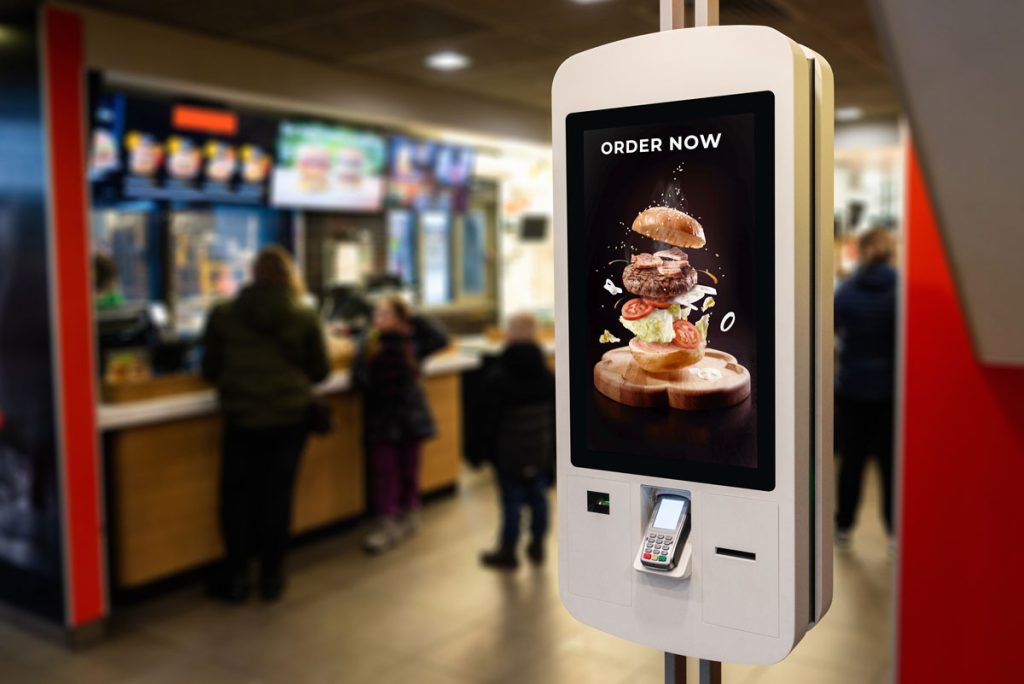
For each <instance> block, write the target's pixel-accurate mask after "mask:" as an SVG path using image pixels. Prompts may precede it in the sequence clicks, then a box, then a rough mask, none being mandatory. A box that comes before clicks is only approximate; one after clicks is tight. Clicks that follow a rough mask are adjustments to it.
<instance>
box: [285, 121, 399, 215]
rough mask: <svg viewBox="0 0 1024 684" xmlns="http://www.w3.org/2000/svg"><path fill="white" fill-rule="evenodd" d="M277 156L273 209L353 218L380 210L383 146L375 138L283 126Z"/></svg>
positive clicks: (320, 126)
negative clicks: (327, 212) (344, 214)
mask: <svg viewBox="0 0 1024 684" xmlns="http://www.w3.org/2000/svg"><path fill="white" fill-rule="evenodd" d="M277 154H278V165H277V167H276V169H275V170H274V181H273V190H272V199H271V202H272V204H273V205H274V206H278V207H294V208H306V209H336V210H342V211H345V210H347V211H356V212H372V211H378V210H380V209H381V207H382V206H383V203H384V165H385V162H386V160H387V145H386V142H385V139H384V138H383V137H382V136H380V135H378V134H377V133H374V132H372V131H366V130H361V129H356V128H349V127H346V126H338V125H334V124H325V123H310V122H295V121H283V122H281V126H280V130H279V134H278V145H277Z"/></svg>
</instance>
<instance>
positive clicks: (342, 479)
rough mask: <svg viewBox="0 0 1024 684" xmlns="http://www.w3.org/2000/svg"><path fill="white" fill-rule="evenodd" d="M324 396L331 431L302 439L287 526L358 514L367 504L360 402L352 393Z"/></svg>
mask: <svg viewBox="0 0 1024 684" xmlns="http://www.w3.org/2000/svg"><path fill="white" fill-rule="evenodd" d="M328 401H330V403H331V409H332V411H333V412H334V419H335V428H334V431H333V432H332V433H331V434H329V435H325V436H323V437H318V436H316V435H313V436H311V437H310V438H309V442H307V444H306V453H305V454H303V456H302V463H301V465H300V466H299V473H298V477H297V481H296V485H295V504H294V507H293V513H292V531H293V532H305V531H308V530H311V529H314V528H317V527H320V526H322V525H327V524H329V523H332V522H337V521H338V520H343V519H345V518H350V517H352V516H355V515H359V514H360V513H362V512H363V510H364V509H365V507H366V501H365V499H366V496H365V481H366V475H365V467H364V461H363V433H362V424H363V418H362V403H361V402H360V401H359V398H358V397H357V396H356V395H355V394H352V393H345V394H336V395H333V396H331V397H330V398H329V399H328Z"/></svg>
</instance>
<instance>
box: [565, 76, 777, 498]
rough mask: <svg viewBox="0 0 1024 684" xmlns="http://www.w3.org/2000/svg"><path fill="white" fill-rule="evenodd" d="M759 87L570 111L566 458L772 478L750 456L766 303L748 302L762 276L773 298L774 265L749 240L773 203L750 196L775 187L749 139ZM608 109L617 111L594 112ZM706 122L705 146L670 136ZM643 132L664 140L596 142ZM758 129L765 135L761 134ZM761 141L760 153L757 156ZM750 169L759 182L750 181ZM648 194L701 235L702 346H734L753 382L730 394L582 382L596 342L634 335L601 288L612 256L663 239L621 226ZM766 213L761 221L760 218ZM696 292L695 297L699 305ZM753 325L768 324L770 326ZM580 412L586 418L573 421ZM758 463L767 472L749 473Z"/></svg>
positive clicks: (754, 130) (694, 262)
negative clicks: (606, 389)
mask: <svg viewBox="0 0 1024 684" xmlns="http://www.w3.org/2000/svg"><path fill="white" fill-rule="evenodd" d="M765 96H767V98H768V100H767V114H766V113H765V111H764V109H765V108H764V106H763V105H764V97H765ZM744 98H746V101H743V100H744ZM751 98H753V99H757V98H761V99H762V102H761V103H760V104H761V105H762V106H760V107H756V106H751V105H753V104H756V103H754V102H751V101H750V99H751ZM770 98H771V94H770V93H757V94H751V95H741V96H730V97H725V98H710V99H706V100H698V101H690V102H681V103H669V104H665V105H650V106H647V107H632V108H628V109H621V110H605V111H603V112H588V113H584V114H580V115H571V116H570V121H569V139H570V143H569V148H570V149H569V151H570V159H569V170H570V174H569V176H570V177H569V183H570V193H569V197H570V239H569V259H570V270H571V271H572V270H573V269H575V271H576V273H575V274H572V273H571V274H570V276H571V281H570V286H569V289H570V318H571V324H570V325H571V330H572V336H571V343H570V344H571V348H572V357H571V359H570V373H571V375H572V386H571V387H572V391H573V403H572V406H573V426H574V433H577V434H575V435H574V448H573V463H574V464H575V465H577V466H582V467H600V468H603V469H610V470H619V471H624V472H637V473H640V474H649V475H660V476H668V477H677V478H680V479H693V480H703V481H710V482H715V483H719V484H744V485H746V486H758V488H766V487H764V486H763V485H764V482H765V478H769V479H772V480H773V476H774V473H773V469H774V463H773V461H774V459H773V458H772V459H770V460H771V461H772V462H771V463H767V462H766V463H763V464H762V463H759V435H758V422H759V417H758V411H759V397H758V390H759V382H760V381H761V377H760V375H761V374H760V373H759V363H758V357H759V353H763V349H764V344H759V341H758V336H757V332H756V331H757V330H758V329H759V325H763V324H765V323H766V322H769V321H768V320H767V318H766V317H765V316H764V315H762V318H761V320H759V319H758V315H759V314H763V312H762V311H761V309H762V308H767V309H768V310H769V312H770V304H769V306H768V307H762V306H759V298H758V296H757V293H758V290H759V289H761V288H760V287H759V286H760V285H761V284H766V285H767V289H768V292H767V297H765V296H764V295H765V293H763V292H762V297H761V300H762V301H763V300H765V299H767V301H768V302H769V303H770V301H771V292H770V288H771V271H772V268H771V266H770V265H769V266H768V267H767V268H765V269H762V271H761V272H758V270H757V268H758V266H759V260H758V251H757V250H758V247H759V246H763V245H762V244H761V243H759V242H758V239H757V238H758V234H759V231H761V232H762V233H763V234H764V235H765V236H767V237H768V239H769V241H770V240H771V237H772V232H773V231H772V222H773V219H774V215H773V212H774V209H773V207H772V206H770V205H771V204H772V203H771V202H770V201H769V202H767V203H766V202H763V201H761V202H759V199H760V200H763V199H764V196H765V195H764V193H765V190H766V189H767V194H768V196H770V195H771V193H772V192H773V189H774V188H773V186H774V181H773V168H772V164H773V162H772V159H771V149H772V148H771V147H770V146H768V147H767V148H765V146H764V144H763V143H764V142H765V141H759V140H758V133H759V130H760V131H761V132H762V133H764V131H765V129H764V123H765V122H763V121H762V122H759V116H761V117H764V116H767V120H768V121H767V123H768V127H767V128H768V130H769V131H770V129H771V118H772V117H771V114H772V109H771V104H772V103H771V99H770ZM721 105H725V106H721ZM662 114H663V115H662ZM588 119H589V121H588ZM611 122H614V123H616V124H618V125H612V126H609V125H606V124H608V123H611ZM759 123H760V125H761V128H759ZM588 124H589V125H588ZM710 134H721V138H720V141H719V143H718V146H717V147H716V148H713V149H704V148H703V147H702V146H700V147H698V148H697V149H694V150H686V149H682V150H670V149H669V139H670V138H671V137H673V136H682V137H685V136H687V135H697V136H698V137H700V136H701V135H704V136H708V135H710ZM641 138H660V139H662V150H661V151H660V152H646V153H641V152H635V153H632V154H607V155H605V154H602V153H601V149H600V147H601V143H602V142H605V141H615V140H629V139H641ZM768 138H769V140H768V141H767V142H769V143H770V142H771V140H770V138H771V135H770V134H769V135H768ZM759 142H760V143H761V146H760V147H759ZM765 149H767V151H768V159H767V164H768V165H767V167H766V166H765V164H764V159H762V158H759V155H760V157H763V156H764V152H765ZM766 169H767V173H766ZM758 183H762V184H766V187H760V188H759V186H758ZM759 193H760V194H759ZM759 204H768V205H769V206H763V207H762V206H759ZM651 206H669V207H672V208H675V209H680V210H682V211H685V212H687V213H688V214H690V215H692V216H693V217H695V218H696V219H697V220H698V221H700V223H701V225H702V226H703V228H704V232H705V236H706V239H707V244H706V245H705V247H704V248H701V249H688V250H685V251H686V252H687V254H688V255H689V259H690V264H691V266H693V267H694V268H696V269H698V270H706V271H709V272H710V273H711V274H714V275H715V276H716V277H717V278H718V282H717V283H714V282H713V280H712V279H711V278H710V277H709V276H708V275H707V274H704V273H701V274H699V277H698V281H697V282H698V283H699V284H702V285H708V286H711V287H714V288H715V289H716V290H717V294H716V295H713V297H714V300H715V306H714V307H713V308H711V309H709V311H708V312H709V313H710V314H711V319H710V325H709V328H708V348H713V349H718V350H721V351H724V352H727V353H729V354H732V355H733V356H735V357H736V358H737V360H738V362H739V363H740V364H741V365H743V366H745V367H746V368H747V369H748V370H749V371H750V374H751V395H750V397H748V398H747V399H745V400H744V401H742V402H741V403H739V404H737V405H735V406H732V407H728V408H724V409H714V410H707V411H683V410H678V409H671V408H637V407H631V406H626V405H625V404H620V403H618V402H616V401H613V400H611V399H608V398H607V397H605V396H604V395H602V394H601V393H600V392H598V391H597V390H596V389H595V388H594V384H593V368H594V365H595V364H597V362H598V361H599V360H600V359H601V356H602V355H603V354H604V353H605V352H607V351H609V350H611V349H614V348H616V347H620V346H624V345H627V344H628V343H629V340H630V339H632V337H633V334H632V333H630V332H629V331H628V330H626V329H625V328H624V327H623V326H622V325H621V323H620V322H619V315H620V308H621V304H622V303H623V302H625V301H627V300H628V299H630V298H631V297H632V296H633V295H630V294H629V293H628V292H625V291H624V292H623V293H622V294H620V295H613V294H611V293H609V292H608V291H606V290H605V289H604V284H605V280H606V279H607V278H610V279H611V280H612V282H613V283H614V284H615V285H616V286H618V287H620V288H621V287H622V271H623V268H624V267H625V265H626V264H625V263H624V262H623V261H621V260H623V259H625V260H627V261H628V259H629V256H630V255H632V254H637V253H639V252H651V253H653V252H655V251H658V250H659V249H665V248H667V247H669V245H666V244H664V243H658V242H655V241H654V240H651V239H650V238H647V237H645V236H643V235H640V234H638V233H634V232H633V231H632V230H630V225H631V224H632V222H633V219H634V218H635V217H636V215H637V214H638V213H639V212H640V211H642V210H643V209H646V208H648V207H651ZM766 217H767V220H768V223H767V226H765V225H763V224H764V221H765V218H766ZM770 256H771V255H770V254H769V255H768V257H769V261H770ZM580 265H582V267H581V266H580ZM759 278H760V280H761V282H760V283H759ZM623 289H624V288H623ZM700 305H701V303H697V304H696V306H697V307H698V309H699V307H700ZM729 312H732V313H733V314H734V315H735V319H734V322H733V325H732V327H731V328H729V330H728V331H727V332H722V331H721V329H720V325H721V323H722V321H723V319H724V317H725V316H726V314H727V313H729ZM701 315H703V312H701V311H699V310H698V311H691V312H690V315H689V321H690V322H691V323H696V322H697V320H698V319H699V318H700V317H701ZM606 329H607V330H608V331H610V332H611V333H612V334H613V335H615V336H616V337H618V338H620V339H621V342H618V343H614V344H601V343H600V342H599V337H600V336H601V333H602V332H603V331H604V330H606ZM764 329H765V330H766V331H767V332H766V336H767V337H768V338H771V336H772V334H773V333H772V327H771V326H769V327H766V328H764ZM769 343H770V342H769ZM767 358H770V355H769V356H768V357H767ZM768 403H769V404H770V403H771V402H768ZM581 404H582V406H581ZM581 408H582V411H581V410H580V409H581ZM768 422H769V423H770V422H771V417H770V416H769V419H768ZM580 425H583V426H585V427H583V428H582V430H580V429H579V428H580ZM579 441H582V442H583V444H578V442H579ZM762 443H763V442H762ZM768 444H770V442H768ZM578 446H585V449H579V448H577V447H578ZM768 451H771V449H770V448H769V449H768ZM759 465H764V466H765V468H763V469H762V470H764V471H768V470H771V471H772V472H761V473H758V470H759V468H758V466H759ZM737 471H745V472H743V473H737ZM732 475H736V476H735V477H733V476H732ZM767 488H770V487H767Z"/></svg>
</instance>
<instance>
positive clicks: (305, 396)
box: [203, 246, 330, 602]
mask: <svg viewBox="0 0 1024 684" xmlns="http://www.w3.org/2000/svg"><path fill="white" fill-rule="evenodd" d="M252 276H253V277H252V284H250V285H248V286H246V287H245V288H243V289H242V290H241V292H239V293H238V295H237V296H236V297H235V298H234V299H233V300H231V301H230V302H225V303H222V304H220V305H218V306H216V307H215V308H214V309H213V310H212V311H211V313H210V316H209V319H208V321H207V324H206V331H205V334H204V339H203V343H204V347H205V352H204V356H203V377H204V378H206V379H207V380H209V381H210V382H213V383H215V384H216V385H217V393H218V396H219V399H220V408H221V412H222V414H223V416H224V434H223V461H222V466H221V481H220V516H221V531H222V534H223V535H224V546H225V549H226V560H225V562H224V567H223V575H222V576H221V577H219V578H218V580H217V581H216V582H215V583H214V584H213V585H212V586H211V589H212V590H213V592H214V594H215V595H217V596H218V597H220V598H223V599H225V600H228V601H231V602H242V601H244V600H245V599H246V598H248V595H249V591H250V583H249V570H250V568H249V565H250V560H251V558H252V556H253V555H257V556H258V557H259V560H260V582H259V588H260V593H261V595H262V596H263V598H264V599H266V600H268V601H273V600H276V599H278V598H279V597H280V596H281V594H282V593H283V591H284V588H285V574H284V558H285V552H286V550H287V548H288V539H289V532H290V527H291V514H292V497H293V494H294V485H295V474H296V471H297V469H298V465H299V460H300V458H301V456H302V452H303V449H304V448H305V445H306V438H307V436H308V433H309V419H310V413H311V410H312V406H313V391H312V386H313V384H314V383H317V382H320V381H321V380H323V379H324V378H326V377H327V375H328V373H329V371H330V364H329V362H328V358H327V347H326V344H325V341H324V334H323V330H322V328H321V325H320V320H319V318H318V316H317V314H316V312H315V311H314V310H313V309H312V308H310V307H309V306H307V305H305V304H304V303H303V302H302V297H303V294H304V288H303V286H302V282H301V280H300V279H299V275H298V272H297V271H296V269H295V265H294V263H293V262H292V259H291V256H290V255H289V254H288V252H287V251H285V250H284V249H283V248H281V247H278V246H271V247H267V248H265V249H263V250H262V251H260V253H259V254H258V255H257V257H256V261H255V263H254V265H253V270H252Z"/></svg>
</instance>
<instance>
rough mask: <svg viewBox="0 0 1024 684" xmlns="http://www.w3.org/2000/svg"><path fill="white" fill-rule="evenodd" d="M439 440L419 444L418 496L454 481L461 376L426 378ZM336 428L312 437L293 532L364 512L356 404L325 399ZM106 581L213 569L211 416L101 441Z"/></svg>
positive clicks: (346, 397)
mask: <svg viewBox="0 0 1024 684" xmlns="http://www.w3.org/2000/svg"><path fill="white" fill-rule="evenodd" d="M426 391H427V396H428V399H429V401H430V405H431V408H432V410H433V411H434V416H435V418H436V420H437V424H438V436H437V437H435V438H434V439H432V440H430V441H429V442H427V443H426V444H425V445H424V450H423V473H422V475H423V477H422V489H423V491H425V492H429V491H431V490H436V489H440V488H443V487H447V486H451V485H453V484H455V483H456V482H457V481H458V475H459V467H460V459H461V453H462V410H461V401H460V392H461V376H460V375H459V374H458V373H452V374H448V375H438V376H434V377H430V378H428V379H427V380H426ZM328 400H329V401H330V402H331V404H332V408H333V409H334V411H335V417H336V422H337V427H336V428H335V430H334V432H332V433H331V434H330V435H327V436H324V437H311V438H310V440H309V443H308V444H307V446H306V452H305V454H304V455H303V459H302V463H301V465H300V467H299V473H298V476H297V482H296V491H295V505H294V509H293V515H292V529H293V531H294V532H306V531H309V530H312V529H315V528H317V527H321V526H323V525H328V524H331V523H334V522H338V521H341V520H344V519H346V518H351V517H354V516H357V515H360V514H361V513H362V512H363V511H364V510H366V508H367V502H366V500H365V488H366V472H365V463H364V459H363V443H362V440H363V437H362V413H361V412H362V402H361V401H360V399H359V397H358V395H357V394H355V393H349V392H343V393H340V394H335V395H330V397H329V398H328ZM106 444H107V449H108V457H109V458H108V463H109V464H110V468H111V477H110V483H111V485H110V486H111V490H112V491H111V492H110V496H111V501H112V507H113V508H112V511H111V520H110V524H111V529H112V532H113V540H114V544H115V546H114V552H115V553H114V560H113V562H114V566H115V567H114V568H113V570H114V578H113V579H114V581H115V582H116V584H117V585H118V586H120V587H126V588H127V587H136V586H140V585H143V584H146V583H148V582H152V581H154V580H158V579H161V578H164V577H167V576H170V575H173V574H175V573H178V572H182V571H185V570H189V569H192V568H196V567H199V566H202V565H206V564H208V563H211V562H213V561H215V560H217V559H218V558H220V557H221V556H222V554H223V545H222V543H221V538H220V527H219V522H218V489H219V481H220V462H221V453H220V452H221V420H220V418H219V416H216V415H211V416H204V417H201V418H189V419H185V420H178V421H172V422H168V423H158V424H153V425H146V426H141V427H133V428H129V429H125V430H120V431H114V432H111V433H108V437H107V442H106Z"/></svg>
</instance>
